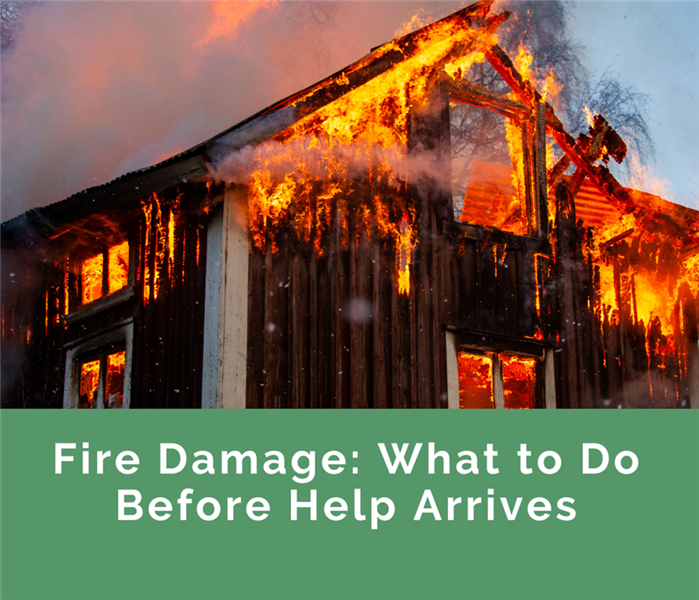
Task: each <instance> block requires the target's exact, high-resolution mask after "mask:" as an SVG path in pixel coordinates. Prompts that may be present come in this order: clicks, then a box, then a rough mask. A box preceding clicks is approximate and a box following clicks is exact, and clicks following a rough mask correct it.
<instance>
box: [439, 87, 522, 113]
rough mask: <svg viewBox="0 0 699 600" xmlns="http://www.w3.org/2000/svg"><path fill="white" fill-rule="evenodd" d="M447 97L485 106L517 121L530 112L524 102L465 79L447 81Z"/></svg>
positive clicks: (477, 105)
mask: <svg viewBox="0 0 699 600" xmlns="http://www.w3.org/2000/svg"><path fill="white" fill-rule="evenodd" d="M449 98H450V99H451V100H453V101H455V102H461V103H462V104H470V105H471V106H476V107H478V108H487V109H490V110H492V111H494V112H496V113H498V114H501V115H502V116H504V117H509V118H510V119H515V120H518V121H521V120H523V119H525V118H527V117H528V116H529V114H530V112H531V111H530V110H529V109H528V108H527V107H526V106H524V104H521V103H519V102H515V101H514V100H509V99H507V98H501V97H500V96H498V95H497V94H493V93H492V92H491V91H489V90H487V89H486V88H484V87H481V86H480V85H474V84H472V83H469V82H468V81H466V80H465V79H455V80H451V81H449Z"/></svg>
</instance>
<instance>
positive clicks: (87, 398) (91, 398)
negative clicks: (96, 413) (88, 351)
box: [78, 359, 100, 408]
mask: <svg viewBox="0 0 699 600" xmlns="http://www.w3.org/2000/svg"><path fill="white" fill-rule="evenodd" d="M99 381H100V361H99V359H97V360H92V361H90V362H85V363H83V364H81V365H80V400H79V402H78V408H94V407H95V405H96V404H97V390H98V388H99Z"/></svg>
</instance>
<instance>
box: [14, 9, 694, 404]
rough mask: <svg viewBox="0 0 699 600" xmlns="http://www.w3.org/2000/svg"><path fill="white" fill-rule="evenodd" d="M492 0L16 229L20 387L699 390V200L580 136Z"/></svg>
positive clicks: (126, 394) (561, 395) (305, 393)
mask: <svg viewBox="0 0 699 600" xmlns="http://www.w3.org/2000/svg"><path fill="white" fill-rule="evenodd" d="M491 4H492V3H491V2H479V3H477V4H474V5H473V6H471V7H469V8H466V9H464V10H462V11H459V12H457V13H455V14H453V15H451V16H449V17H447V18H445V19H443V20H441V21H438V22H436V23H433V24H432V25H429V26H427V27H424V28H422V29H420V30H418V31H415V32H413V33H410V34H408V35H406V36H404V37H401V38H399V39H395V40H393V41H391V42H389V43H387V44H385V45H383V46H380V47H378V48H375V49H374V50H373V51H372V52H371V53H370V54H368V55H367V56H366V57H364V58H362V59H361V60H359V61H358V62H356V63H354V64H352V65H350V66H349V67H347V68H345V69H343V70H342V71H340V72H338V73H336V74H335V75H333V76H331V77H328V78H327V79H325V80H323V81H321V82H320V83H318V84H316V85H314V86H312V87H310V88H308V89H305V90H303V91H301V92H299V93H297V94H295V95H293V96H291V97H288V98H286V99H284V100H282V101H280V102H278V103H277V104H274V105H272V106H270V107H268V108H266V109H265V110H263V111H261V112H259V113H258V114H256V115H254V116H252V117H250V118H249V119H247V120H245V121H243V122H242V123H239V124H238V125H235V126H234V127H232V128H230V129H228V130H227V131H224V132H223V133H221V134H219V135H217V136H215V137H214V138H212V139H209V140H207V141H205V142H203V143H202V144H200V145H198V146H195V147H193V148H191V149H189V150H187V151H185V152H183V153H181V154H178V155H177V156H173V157H172V158H169V159H168V160H165V161H163V162H161V163H159V164H157V165H154V166H152V167H149V168H146V169H143V170H140V171H135V172H132V173H128V174H126V175H124V176H122V177H119V178H118V179H116V180H114V181H112V182H110V183H107V184H104V185H101V186H98V187H94V188H90V189H87V190H85V191H83V192H80V193H78V194H75V195H73V196H71V197H69V198H67V199H65V200H63V201H61V202H58V203H55V204H52V205H49V206H46V207H43V208H37V209H32V210H30V211H28V212H26V213H24V214H22V215H20V216H19V217H17V218H14V219H12V220H10V221H7V222H5V223H3V225H2V247H3V251H2V277H3V285H2V403H3V406H7V407H64V408H122V407H123V408H127V407H132V408H136V407H147V408H161V407H162V408H175V407H189V408H194V407H212V408H213V407H241V408H242V407H248V408H283V407H289V408H292V407H293V408H301V407H311V408H321V407H337V408H344V407H347V408H349V407H352V408H447V407H454V408H456V407H462V408H493V407H496V408H545V407H547V408H553V407H570V408H592V407H600V408H601V407H618V406H622V407H689V406H694V407H696V406H699V346H698V344H697V321H698V319H697V308H698V305H697V300H698V298H699V243H698V241H699V220H698V213H697V212H696V211H693V210H690V209H688V208H684V207H681V206H677V205H674V204H671V203H669V202H667V201H665V200H663V199H661V198H658V197H655V196H651V195H648V194H644V193H641V192H637V191H634V190H629V189H625V188H623V187H622V186H621V185H620V184H619V183H618V182H617V181H616V180H615V178H614V177H613V176H612V175H611V174H610V171H609V170H608V169H607V166H606V164H607V163H608V161H609V160H610V158H611V159H612V160H615V161H617V162H620V161H622V160H623V159H624V157H625V154H626V146H625V144H624V141H623V140H622V139H621V137H620V136H619V135H618V134H617V133H616V132H615V131H614V129H613V128H612V127H611V126H610V124H609V123H607V122H606V120H605V119H604V118H603V117H601V116H594V117H593V116H592V115H590V123H589V130H588V132H587V134H586V135H580V136H579V137H578V138H577V139H574V138H573V137H572V136H571V135H569V134H568V133H567V132H566V131H565V129H564V127H563V125H562V124H561V122H560V120H559V119H558V118H557V116H556V114H555V111H554V109H553V108H552V106H551V104H550V103H549V102H548V100H547V94H549V93H551V90H550V89H548V88H547V82H546V81H538V80H537V78H536V77H535V76H532V75H529V74H528V73H526V71H525V69H524V68H523V67H522V66H521V64H522V63H521V62H518V61H517V60H515V61H514V62H513V60H511V58H510V57H508V55H507V54H505V52H504V51H503V50H502V49H501V48H500V47H499V46H498V45H497V29H498V27H499V26H500V24H501V23H502V22H503V21H504V20H505V19H506V18H507V16H508V15H507V13H502V14H493V13H492V12H491V10H490V9H491ZM474 65H481V67H482V68H487V69H490V70H492V72H493V73H494V74H495V75H496V76H497V77H498V78H499V80H500V81H501V82H504V84H506V85H507V89H508V90H509V93H507V94H503V93H500V92H499V91H493V90H491V89H487V88H485V87H482V86H480V85H476V84H474V83H473V82H472V81H471V80H470V79H469V72H470V71H471V69H472V68H474ZM518 67H519V68H518ZM459 120H460V122H461V123H462V126H463V127H466V128H468V127H476V124H478V123H483V122H484V121H486V120H487V121H488V122H490V123H493V127H492V128H491V130H490V134H489V135H490V137H488V138H487V139H486V138H482V139H481V141H482V142H483V143H481V144H480V145H479V148H480V149H479V150H478V151H466V152H463V151H462V150H463V148H461V150H460V151H459V152H457V151H456V147H457V146H458V144H457V141H456V140H455V139H454V135H453V131H454V123H455V122H456V121H459ZM498 144H499V145H500V146H499V147H502V148H506V160H502V156H500V155H497V156H496V154H497V153H495V152H494V151H493V152H491V151H489V149H492V148H490V146H491V145H492V146H495V145H498Z"/></svg>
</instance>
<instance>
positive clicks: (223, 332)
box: [207, 187, 250, 408]
mask: <svg viewBox="0 0 699 600" xmlns="http://www.w3.org/2000/svg"><path fill="white" fill-rule="evenodd" d="M244 194H245V192H243V191H241V189H240V188H234V187H227V188H226V191H225V194H224V199H223V217H222V232H221V282H220V300H219V302H220V312H219V338H218V340H219V343H218V356H217V359H218V382H217V389H216V406H217V407H218V408H245V405H246V401H245V400H246V385H245V382H246V371H247V347H248V261H249V255H250V248H249V245H248V228H247V217H246V215H247V208H246V207H247V203H246V198H245V196H244ZM208 250H209V248H208V245H207V252H208ZM207 256H208V255H207ZM207 262H208V258H207ZM207 267H208V264H207ZM207 312H208V311H207ZM209 402H210V400H209Z"/></svg>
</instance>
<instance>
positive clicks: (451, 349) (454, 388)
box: [446, 331, 459, 408]
mask: <svg viewBox="0 0 699 600" xmlns="http://www.w3.org/2000/svg"><path fill="white" fill-rule="evenodd" d="M446 349H447V394H448V396H449V408H459V355H458V353H457V351H456V336H455V335H454V332H453V331H447V332H446Z"/></svg>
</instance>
